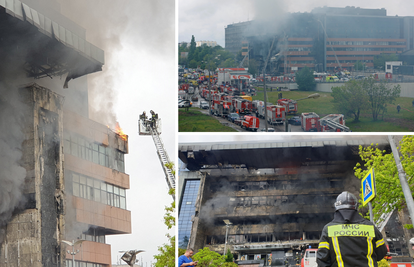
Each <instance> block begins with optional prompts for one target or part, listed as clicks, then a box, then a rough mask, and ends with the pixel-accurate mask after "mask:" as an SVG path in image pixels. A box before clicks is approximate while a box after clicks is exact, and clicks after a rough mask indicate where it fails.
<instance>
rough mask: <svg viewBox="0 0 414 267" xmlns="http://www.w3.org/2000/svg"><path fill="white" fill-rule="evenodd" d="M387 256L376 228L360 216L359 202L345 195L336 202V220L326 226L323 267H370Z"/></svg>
mask: <svg viewBox="0 0 414 267" xmlns="http://www.w3.org/2000/svg"><path fill="white" fill-rule="evenodd" d="M386 254H387V247H386V246H385V243H384V239H383V238H382V235H381V233H380V231H379V230H378V229H377V228H376V227H375V225H374V224H373V223H372V222H370V221H368V220H366V219H364V218H362V217H361V215H359V214H358V199H357V198H356V197H355V196H354V195H353V194H351V193H349V192H347V191H344V192H342V193H341V194H339V195H338V197H337V198H336V202H335V214H334V219H333V220H332V221H331V222H330V223H328V224H327V225H325V227H324V228H323V230H322V236H321V239H320V241H319V247H318V252H317V256H316V260H317V262H318V266H319V267H327V266H333V267H337V266H341V267H342V266H343V267H347V266H369V267H378V264H377V262H378V261H380V260H382V258H384V256H385V255H386Z"/></svg>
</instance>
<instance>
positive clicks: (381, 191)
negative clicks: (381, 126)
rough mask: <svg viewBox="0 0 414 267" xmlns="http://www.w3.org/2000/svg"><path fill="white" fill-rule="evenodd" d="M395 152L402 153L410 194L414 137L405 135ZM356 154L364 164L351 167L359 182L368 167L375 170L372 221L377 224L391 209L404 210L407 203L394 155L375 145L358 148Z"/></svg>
mask: <svg viewBox="0 0 414 267" xmlns="http://www.w3.org/2000/svg"><path fill="white" fill-rule="evenodd" d="M398 150H399V152H400V154H401V157H400V158H401V164H402V166H403V168H404V171H405V173H406V176H407V178H408V183H409V186H410V190H411V192H413V190H414V183H413V181H412V179H413V178H412V177H413V176H414V155H413V151H414V136H413V135H407V136H404V137H403V138H402V140H401V142H400V145H399V147H398ZM359 155H360V157H361V159H362V161H363V163H362V165H361V164H359V163H357V164H356V166H355V167H354V171H355V176H356V177H357V178H359V179H362V178H364V177H365V175H366V174H367V172H368V171H369V170H370V169H371V168H374V172H375V182H376V185H375V186H376V192H377V197H376V198H374V199H373V200H372V208H373V213H374V220H375V221H378V220H379V219H380V217H381V215H382V214H386V213H389V212H391V211H393V210H394V209H398V210H401V209H402V208H404V207H405V206H406V201H405V198H404V193H403V192H402V188H401V185H400V180H399V177H398V171H397V166H396V164H395V160H394V156H393V154H392V153H388V152H387V151H385V150H381V149H379V148H378V146H377V145H374V144H371V146H369V147H362V146H360V147H359ZM361 198H362V191H361ZM367 213H368V212H367ZM366 215H367V216H366V217H369V214H366Z"/></svg>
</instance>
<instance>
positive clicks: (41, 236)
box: [0, 84, 65, 267]
mask: <svg viewBox="0 0 414 267" xmlns="http://www.w3.org/2000/svg"><path fill="white" fill-rule="evenodd" d="M20 91H21V97H22V100H23V101H24V102H25V103H27V105H28V107H30V109H29V111H28V113H27V115H26V120H27V127H26V128H25V135H26V141H25V144H24V145H23V162H22V164H23V167H24V168H25V169H26V179H25V187H26V188H25V189H24V192H25V193H26V194H34V198H33V203H32V204H31V205H32V206H33V207H31V208H28V209H26V210H23V211H21V210H20V212H16V214H15V215H14V216H13V217H12V219H11V221H10V222H9V223H8V225H7V226H6V237H5V240H4V242H3V243H2V244H1V248H0V266H1V267H3V266H7V267H9V266H34V267H49V266H50V267H55V266H56V267H57V266H61V265H62V264H63V257H62V255H64V250H63V249H62V246H61V245H60V244H61V240H62V239H63V235H64V230H65V229H64V225H65V222H64V208H65V205H64V199H63V197H62V196H63V191H64V181H63V151H62V143H63V126H62V125H63V122H62V119H63V110H62V105H63V98H62V97H61V96H59V95H57V94H56V93H53V92H52V91H50V90H48V89H46V88H43V87H40V86H38V85H35V84H34V85H29V86H28V87H25V88H22V89H20Z"/></svg>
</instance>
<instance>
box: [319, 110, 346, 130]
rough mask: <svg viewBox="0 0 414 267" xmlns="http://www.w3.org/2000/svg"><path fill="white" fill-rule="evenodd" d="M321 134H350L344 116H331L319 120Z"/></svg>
mask: <svg viewBox="0 0 414 267" xmlns="http://www.w3.org/2000/svg"><path fill="white" fill-rule="evenodd" d="M318 131H319V132H350V129H349V127H346V126H345V118H344V115H342V114H329V115H326V116H325V117H323V118H322V119H320V120H319V129H318Z"/></svg>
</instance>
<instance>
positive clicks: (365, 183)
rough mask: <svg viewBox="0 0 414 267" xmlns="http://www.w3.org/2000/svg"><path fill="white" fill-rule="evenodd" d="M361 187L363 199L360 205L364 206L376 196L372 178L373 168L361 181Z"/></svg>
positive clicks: (373, 178) (373, 177)
mask: <svg viewBox="0 0 414 267" xmlns="http://www.w3.org/2000/svg"><path fill="white" fill-rule="evenodd" d="M361 187H362V197H363V203H362V205H364V206H365V205H366V204H367V203H368V202H370V201H371V200H373V199H374V198H375V195H376V189H375V176H374V169H373V168H371V169H370V170H369V172H368V173H367V174H366V175H365V177H364V179H362V181H361Z"/></svg>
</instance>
